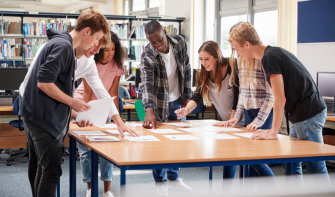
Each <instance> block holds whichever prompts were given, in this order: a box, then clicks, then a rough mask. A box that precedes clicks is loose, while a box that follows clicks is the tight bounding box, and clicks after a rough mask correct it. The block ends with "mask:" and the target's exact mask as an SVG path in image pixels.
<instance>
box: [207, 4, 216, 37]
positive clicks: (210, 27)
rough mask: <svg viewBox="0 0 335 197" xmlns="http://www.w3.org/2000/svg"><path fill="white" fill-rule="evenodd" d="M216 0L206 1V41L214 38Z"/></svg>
mask: <svg viewBox="0 0 335 197" xmlns="http://www.w3.org/2000/svg"><path fill="white" fill-rule="evenodd" d="M214 10H215V0H207V1H206V32H205V34H206V37H205V41H208V40H214V29H215V28H214V19H215V16H214V14H215V12H214Z"/></svg>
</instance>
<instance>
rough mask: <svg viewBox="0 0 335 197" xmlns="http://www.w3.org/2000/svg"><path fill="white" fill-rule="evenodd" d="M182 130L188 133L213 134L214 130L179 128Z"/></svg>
mask: <svg viewBox="0 0 335 197" xmlns="http://www.w3.org/2000/svg"><path fill="white" fill-rule="evenodd" d="M178 129H180V130H183V131H186V132H190V133H193V132H212V131H213V130H209V129H206V128H205V127H200V128H199V127H195V128H178Z"/></svg>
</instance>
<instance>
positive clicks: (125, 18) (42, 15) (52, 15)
mask: <svg viewBox="0 0 335 197" xmlns="http://www.w3.org/2000/svg"><path fill="white" fill-rule="evenodd" d="M0 15H1V21H2V22H3V21H4V18H3V17H19V18H20V19H21V24H20V31H21V34H4V33H3V31H1V33H2V34H0V38H1V39H3V38H6V39H8V38H16V39H21V46H23V44H24V42H25V40H26V39H43V40H46V39H48V38H47V37H46V36H35V35H33V36H31V35H25V31H24V23H23V19H24V18H30V19H31V18H34V19H41V18H42V19H43V18H44V21H45V23H46V21H47V20H46V19H51V20H54V21H57V19H65V20H70V19H77V18H78V17H79V15H80V14H72V13H48V12H15V11H1V10H0ZM105 17H106V18H107V20H119V21H128V25H127V31H128V32H129V31H130V29H131V27H132V23H133V21H151V20H156V21H159V22H176V23H179V32H178V33H179V34H181V23H182V22H183V21H184V20H185V18H181V17H173V18H170V17H169V18H164V17H157V16H148V17H143V16H141V17H139V16H126V15H105ZM1 28H3V26H1ZM120 40H121V41H124V42H129V45H128V46H129V53H130V46H131V45H132V42H144V41H147V39H143V38H142V39H138V38H122V37H121V38H120ZM32 59H33V58H26V57H25V54H24V50H22V51H21V57H12V58H10V59H0V63H7V62H13V65H15V62H20V66H21V67H23V66H24V63H25V61H30V60H32ZM124 62H129V74H131V73H132V69H131V68H132V63H135V62H140V61H139V60H128V59H125V60H124ZM133 80H135V79H134V78H133ZM122 83H128V84H132V83H133V82H129V81H128V82H122Z"/></svg>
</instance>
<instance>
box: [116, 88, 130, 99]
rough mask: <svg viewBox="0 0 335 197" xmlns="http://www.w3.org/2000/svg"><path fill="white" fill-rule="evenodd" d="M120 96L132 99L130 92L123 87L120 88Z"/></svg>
mask: <svg viewBox="0 0 335 197" xmlns="http://www.w3.org/2000/svg"><path fill="white" fill-rule="evenodd" d="M119 96H120V97H121V98H130V94H129V92H128V90H127V89H126V88H124V87H122V86H119Z"/></svg>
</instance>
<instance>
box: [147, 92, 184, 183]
mask: <svg viewBox="0 0 335 197" xmlns="http://www.w3.org/2000/svg"><path fill="white" fill-rule="evenodd" d="M181 102H182V100H181V97H179V98H178V99H177V100H175V101H172V102H169V111H168V120H177V115H176V114H175V113H174V111H175V110H177V109H179V108H180V106H181ZM181 120H186V117H184V118H182V119H181ZM179 169H180V168H164V169H153V170H152V172H153V176H154V179H155V182H156V183H157V182H166V181H167V180H166V178H165V174H167V179H169V180H177V179H178V178H179Z"/></svg>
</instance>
